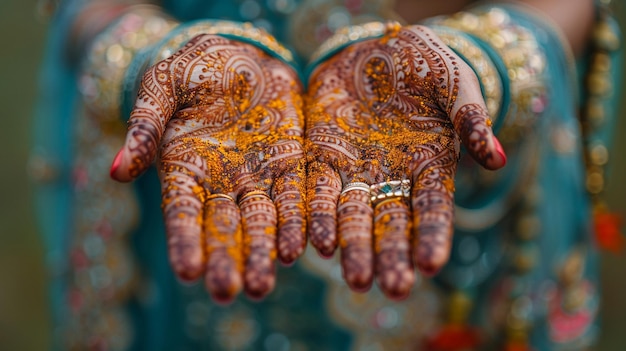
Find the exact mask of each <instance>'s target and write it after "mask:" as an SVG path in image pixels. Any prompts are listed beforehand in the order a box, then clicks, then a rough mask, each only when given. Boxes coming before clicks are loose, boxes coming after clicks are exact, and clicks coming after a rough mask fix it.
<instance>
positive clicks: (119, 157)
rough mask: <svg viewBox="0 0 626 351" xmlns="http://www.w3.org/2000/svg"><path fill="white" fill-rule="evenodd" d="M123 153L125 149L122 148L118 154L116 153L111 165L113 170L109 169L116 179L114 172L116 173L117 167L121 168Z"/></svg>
mask: <svg viewBox="0 0 626 351" xmlns="http://www.w3.org/2000/svg"><path fill="white" fill-rule="evenodd" d="M123 154H124V149H121V150H120V151H119V152H118V153H117V155H115V158H114V159H113V164H112V165H111V170H110V171H109V175H110V176H111V178H113V179H115V177H113V174H115V171H117V169H118V168H120V164H122V155H123Z"/></svg>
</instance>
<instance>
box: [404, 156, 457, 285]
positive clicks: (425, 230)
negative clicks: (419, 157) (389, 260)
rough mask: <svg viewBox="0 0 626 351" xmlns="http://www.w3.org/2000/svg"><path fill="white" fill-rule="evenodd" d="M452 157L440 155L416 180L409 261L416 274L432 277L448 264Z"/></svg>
mask: <svg viewBox="0 0 626 351" xmlns="http://www.w3.org/2000/svg"><path fill="white" fill-rule="evenodd" d="M455 172H456V157H455V156H454V155H453V154H451V153H447V154H446V153H443V154H440V155H439V156H438V157H436V158H434V160H433V162H431V163H430V164H429V166H428V167H427V168H426V169H424V170H423V171H422V172H421V173H420V174H418V175H417V176H416V178H417V181H416V184H415V186H414V188H413V189H414V190H413V200H412V206H413V209H414V214H413V216H414V228H415V229H414V233H415V235H414V243H413V247H414V251H413V260H414V262H415V264H416V265H417V266H418V267H419V269H420V271H421V272H423V273H424V274H427V275H434V274H435V273H436V272H438V271H439V270H440V269H441V268H442V267H443V265H444V264H445V263H446V262H447V261H448V258H449V256H450V248H451V246H452V233H453V230H454V226H453V216H454V197H453V194H454V174H455Z"/></svg>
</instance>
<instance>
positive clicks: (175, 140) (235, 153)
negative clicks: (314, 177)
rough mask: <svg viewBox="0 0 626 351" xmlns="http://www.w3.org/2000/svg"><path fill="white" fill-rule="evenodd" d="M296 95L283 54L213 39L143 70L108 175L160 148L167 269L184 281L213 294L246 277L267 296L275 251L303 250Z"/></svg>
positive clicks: (249, 288)
mask: <svg viewBox="0 0 626 351" xmlns="http://www.w3.org/2000/svg"><path fill="white" fill-rule="evenodd" d="M300 92H301V87H300V83H299V82H298V80H297V77H296V74H295V73H294V71H293V70H292V69H291V68H289V67H288V66H287V65H286V64H284V63H283V62H281V61H279V60H277V59H275V58H271V57H269V56H268V55H267V54H265V53H264V52H263V51H261V50H260V49H258V48H255V47H253V46H251V45H248V44H243V43H239V42H236V41H232V40H228V39H225V38H222V37H219V36H213V35H200V36H197V37H195V38H194V39H192V40H191V41H190V42H189V43H188V44H187V45H185V47H183V48H182V49H181V50H180V51H179V52H178V53H176V54H175V55H174V56H172V57H170V58H168V59H165V60H163V61H161V62H158V63H157V64H156V65H155V66H153V67H152V68H151V69H149V70H148V71H147V72H146V73H145V75H144V77H143V81H142V82H141V88H140V90H139V93H138V98H137V100H136V104H135V107H134V110H133V111H132V114H131V117H130V120H129V130H128V134H127V137H126V143H125V145H124V147H123V148H122V149H121V151H120V153H119V154H118V156H117V157H116V159H115V161H114V164H113V167H112V169H111V176H112V177H113V178H115V179H117V180H119V181H130V180H132V179H134V178H136V177H137V176H138V175H139V174H141V173H142V172H143V171H144V170H145V169H146V168H147V167H148V166H149V165H150V164H151V163H152V161H153V160H154V158H155V156H156V154H157V152H158V154H159V158H158V163H157V167H158V171H159V177H160V179H161V184H162V196H163V199H162V207H163V213H164V217H165V226H166V231H167V236H168V248H169V258H170V262H171V265H172V267H173V270H174V272H175V273H176V274H177V275H178V277H179V278H181V279H183V280H196V279H198V278H200V277H201V276H203V275H204V279H205V283H206V287H207V289H208V291H209V292H210V293H211V294H212V296H213V297H214V298H215V299H216V300H220V301H228V300H230V299H232V298H233V297H234V296H235V295H236V294H237V293H238V292H239V291H240V290H241V287H242V285H243V286H244V288H245V291H246V292H247V294H248V295H249V296H251V297H256V298H260V297H263V296H264V295H265V294H267V293H268V292H270V291H271V290H272V288H273V286H274V280H275V278H274V262H273V261H274V259H275V257H276V255H277V254H278V257H279V258H280V260H281V261H282V262H284V263H291V262H293V261H294V260H295V259H296V258H297V257H298V256H299V255H300V254H301V253H302V252H303V250H304V246H305V240H306V239H305V234H304V229H305V224H304V223H305V221H304V220H305V219H304V216H305V215H304V203H303V201H304V185H303V182H304V176H305V173H304V172H305V166H304V161H305V160H304V153H303V147H302V135H303V122H304V118H303V116H302V110H301V109H302V106H301V105H302V103H301V97H300ZM276 246H278V250H277V249H276Z"/></svg>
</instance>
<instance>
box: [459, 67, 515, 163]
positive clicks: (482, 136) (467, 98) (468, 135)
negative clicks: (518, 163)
mask: <svg viewBox="0 0 626 351" xmlns="http://www.w3.org/2000/svg"><path fill="white" fill-rule="evenodd" d="M459 66H461V67H460V71H461V72H460V73H461V77H460V79H459V87H458V88H459V89H458V95H457V98H456V100H455V101H454V104H453V106H452V108H451V109H450V118H451V119H452V122H453V123H454V128H455V130H456V132H457V134H458V135H459V136H460V138H461V141H462V142H463V145H464V146H465V148H466V149H467V151H468V152H469V154H470V155H472V157H473V158H474V160H476V162H478V163H480V164H481V165H482V166H483V167H485V168H486V169H490V170H496V169H499V168H502V167H504V165H505V164H506V154H505V153H504V150H503V149H502V145H501V144H500V142H499V141H498V139H497V138H496V136H495V135H494V134H493V130H492V128H491V123H492V122H491V118H490V117H489V113H488V112H487V107H486V106H485V102H484V99H483V96H482V93H481V90H480V85H479V84H478V80H477V78H476V75H475V74H474V72H473V71H472V70H471V68H469V67H468V66H466V65H459Z"/></svg>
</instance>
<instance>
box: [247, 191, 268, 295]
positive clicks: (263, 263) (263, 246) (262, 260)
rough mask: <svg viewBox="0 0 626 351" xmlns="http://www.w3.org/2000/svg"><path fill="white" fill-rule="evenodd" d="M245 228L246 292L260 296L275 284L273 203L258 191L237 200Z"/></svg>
mask: <svg viewBox="0 0 626 351" xmlns="http://www.w3.org/2000/svg"><path fill="white" fill-rule="evenodd" d="M239 208H240V209H241V217H242V223H243V230H244V241H243V245H244V247H243V250H244V256H245V257H246V262H245V267H246V269H245V273H244V282H245V289H246V293H248V295H249V296H251V297H253V298H261V297H263V296H265V295H266V294H267V293H269V292H270V291H271V290H272V289H273V288H274V283H275V273H274V259H275V258H276V224H277V215H276V207H275V206H274V204H273V203H272V201H271V200H270V198H269V196H267V195H266V194H263V193H261V192H253V193H249V194H245V195H244V197H243V198H242V199H241V200H240V201H239Z"/></svg>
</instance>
